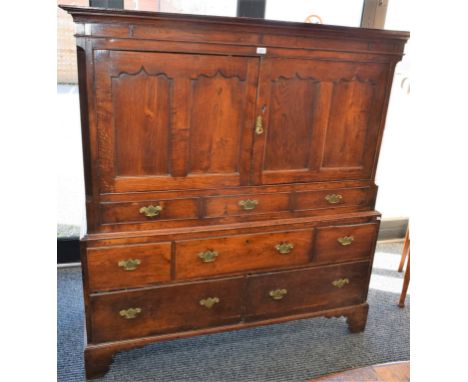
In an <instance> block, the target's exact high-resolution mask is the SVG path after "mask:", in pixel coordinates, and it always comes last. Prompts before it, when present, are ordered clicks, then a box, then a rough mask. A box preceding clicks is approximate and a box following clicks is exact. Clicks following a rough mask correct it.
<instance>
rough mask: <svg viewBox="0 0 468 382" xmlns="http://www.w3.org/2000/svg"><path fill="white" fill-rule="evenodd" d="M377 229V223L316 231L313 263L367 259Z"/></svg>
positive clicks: (375, 237) (375, 238) (374, 240)
mask: <svg viewBox="0 0 468 382" xmlns="http://www.w3.org/2000/svg"><path fill="white" fill-rule="evenodd" d="M378 228H379V223H370V224H360V225H350V226H337V227H325V228H319V229H317V237H316V242H315V252H314V258H313V260H314V262H315V263H334V262H343V261H351V260H359V259H368V258H369V257H370V256H371V254H372V248H373V247H374V245H375V242H376V240H377V233H378ZM347 239H349V241H347ZM340 241H343V243H340Z"/></svg>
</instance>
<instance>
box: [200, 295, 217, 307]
mask: <svg viewBox="0 0 468 382" xmlns="http://www.w3.org/2000/svg"><path fill="white" fill-rule="evenodd" d="M218 303H219V298H218V297H207V298H204V299H202V300H200V305H201V306H204V307H205V308H208V309H211V308H212V307H213V305H214V304H218Z"/></svg>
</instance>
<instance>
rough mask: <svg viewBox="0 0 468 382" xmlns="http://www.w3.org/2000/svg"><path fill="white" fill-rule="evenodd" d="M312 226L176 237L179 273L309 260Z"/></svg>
mask: <svg viewBox="0 0 468 382" xmlns="http://www.w3.org/2000/svg"><path fill="white" fill-rule="evenodd" d="M312 240H313V230H311V229H308V230H297V231H288V232H272V233H265V234H252V235H235V236H229V237H221V238H207V239H201V240H200V239H196V240H185V241H176V251H175V253H176V277H177V278H178V279H186V278H193V277H202V276H214V275H221V274H226V273H233V272H240V271H250V270H255V269H261V268H274V267H284V266H293V265H301V264H306V263H308V262H309V259H310V256H311V251H312Z"/></svg>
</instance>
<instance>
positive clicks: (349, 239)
mask: <svg viewBox="0 0 468 382" xmlns="http://www.w3.org/2000/svg"><path fill="white" fill-rule="evenodd" d="M336 241H337V242H338V243H340V244H341V245H343V246H346V245H351V243H352V242H353V241H354V236H343V237H339V238H338V239H337V240H336Z"/></svg>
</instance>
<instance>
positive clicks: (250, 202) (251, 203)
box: [238, 199, 258, 210]
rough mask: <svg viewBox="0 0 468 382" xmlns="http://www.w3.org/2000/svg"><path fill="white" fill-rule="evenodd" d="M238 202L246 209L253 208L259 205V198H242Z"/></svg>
mask: <svg viewBox="0 0 468 382" xmlns="http://www.w3.org/2000/svg"><path fill="white" fill-rule="evenodd" d="M238 204H239V206H240V207H242V208H243V209H244V210H253V209H254V208H255V207H257V206H258V200H256V199H246V200H241V201H240V202H239V203H238Z"/></svg>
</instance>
